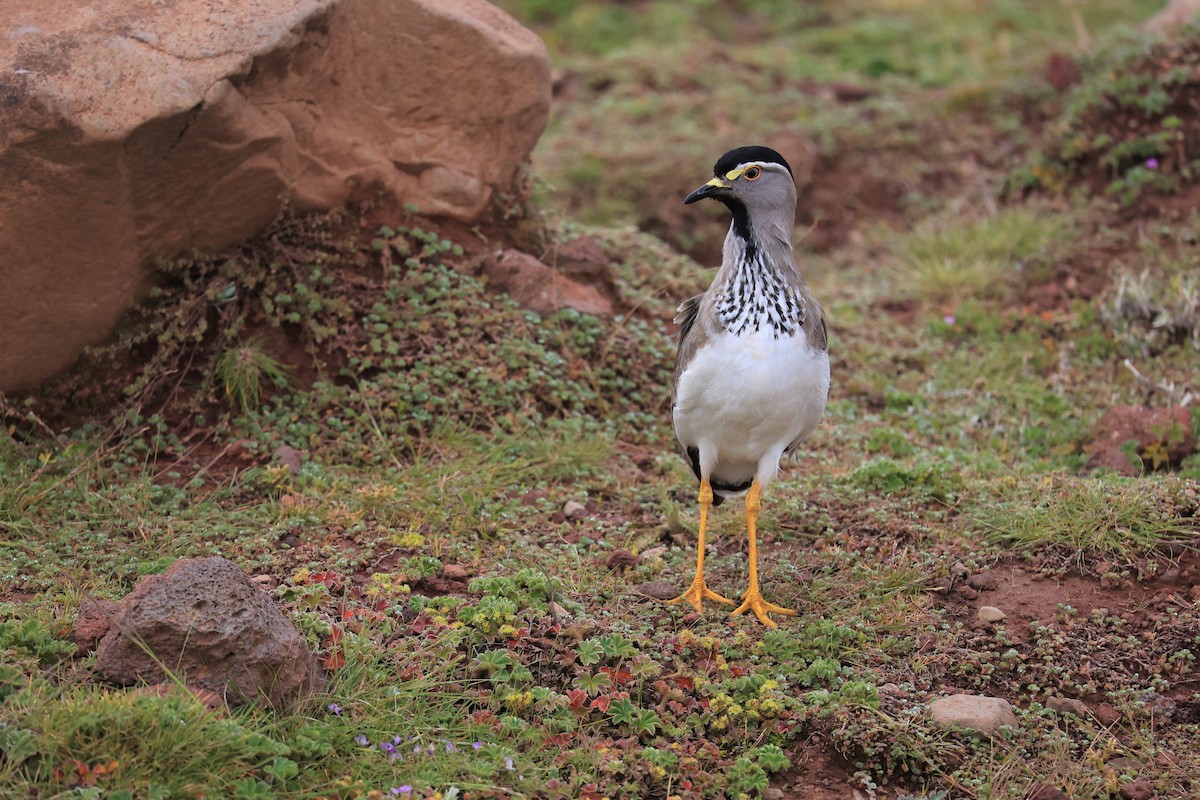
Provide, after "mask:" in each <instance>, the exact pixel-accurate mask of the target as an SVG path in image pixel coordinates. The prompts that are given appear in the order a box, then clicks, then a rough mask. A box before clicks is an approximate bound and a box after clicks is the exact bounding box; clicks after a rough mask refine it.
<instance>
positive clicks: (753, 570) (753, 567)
mask: <svg viewBox="0 0 1200 800" xmlns="http://www.w3.org/2000/svg"><path fill="white" fill-rule="evenodd" d="M761 501H762V487H761V486H759V485H758V481H755V482H754V483H753V484H752V485H751V486H750V491H748V492H746V532H747V534H748V535H749V536H750V588H748V589H747V590H746V593H745V594H744V595H742V604H741V605H740V606H738V607H737V608H735V609H734V610H733V613H734V614H742V613H745V612H746V611H753V612H754V616H756V617H758V621H759V622H761V623H762V624H763V625H766V626H767V627H768V628H775V627H778V626H777V625H776V623H775V621H774V620H773V619H771V618H770V617H769V616H768V614H769V613H770V612H772V611H773V612H775V613H776V614H790V615H793V616H794V615H795V614H796V612H795V611H792V610H791V609H790V608H784V607H783V606H777V605H775V604H774V603H768V602H767V601H766V600H764V599H763V596H762V592H761V591H760V590H759V588H758V542H757V539H758V530H757V527H756V525H757V520H758V510H759V509H760V508H761V507H762V502H761Z"/></svg>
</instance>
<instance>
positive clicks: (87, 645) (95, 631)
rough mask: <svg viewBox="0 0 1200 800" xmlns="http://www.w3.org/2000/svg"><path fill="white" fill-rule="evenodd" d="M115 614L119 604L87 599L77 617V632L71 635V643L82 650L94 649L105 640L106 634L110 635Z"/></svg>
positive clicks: (92, 598) (81, 605)
mask: <svg viewBox="0 0 1200 800" xmlns="http://www.w3.org/2000/svg"><path fill="white" fill-rule="evenodd" d="M115 613H117V604H116V603H114V602H113V601H112V600H99V599H96V598H94V597H85V598H84V599H83V602H82V603H80V604H79V611H78V613H77V614H76V616H75V630H74V631H73V632H72V633H71V641H73V642H74V643H75V645H76V646H77V647H78V648H79V649H80V650H84V651H87V650H92V649H94V648H95V647H96V645H97V644H99V643H100V640H101V639H103V638H104V634H106V633H108V628H109V626H110V625H112V618H113V614H115Z"/></svg>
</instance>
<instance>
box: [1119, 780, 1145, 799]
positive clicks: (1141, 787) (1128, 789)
mask: <svg viewBox="0 0 1200 800" xmlns="http://www.w3.org/2000/svg"><path fill="white" fill-rule="evenodd" d="M1117 792H1118V793H1119V794H1120V795H1121V797H1123V798H1125V800H1150V798H1151V797H1153V796H1154V786H1152V785H1151V783H1150V781H1148V780H1146V779H1145V778H1141V779H1139V780H1136V781H1131V782H1129V783H1123V784H1121V788H1120V789H1118V790H1117Z"/></svg>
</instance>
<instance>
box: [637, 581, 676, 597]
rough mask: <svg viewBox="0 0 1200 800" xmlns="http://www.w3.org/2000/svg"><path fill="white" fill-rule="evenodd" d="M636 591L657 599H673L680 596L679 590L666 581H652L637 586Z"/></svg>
mask: <svg viewBox="0 0 1200 800" xmlns="http://www.w3.org/2000/svg"><path fill="white" fill-rule="evenodd" d="M634 591H635V592H637V593H638V594H642V595H645V596H646V597H653V598H654V599H655V600H673V599H674V598H676V597H678V596H679V590H678V589H676V588H675V587H674V586H672V585H671V584H669V583H667V582H666V581H652V582H650V583H643V584H642V585H641V586H638V587H635V588H634Z"/></svg>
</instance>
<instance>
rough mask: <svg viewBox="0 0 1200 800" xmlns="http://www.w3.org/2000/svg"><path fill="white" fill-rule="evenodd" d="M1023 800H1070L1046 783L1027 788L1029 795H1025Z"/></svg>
mask: <svg viewBox="0 0 1200 800" xmlns="http://www.w3.org/2000/svg"><path fill="white" fill-rule="evenodd" d="M1025 800H1071V798H1070V797H1069V796H1068V795H1067V794H1065V793H1063V792H1062V791H1061V790H1060V789H1058V788H1057V787H1055V786H1051V785H1050V784H1048V783H1037V784H1034V785H1033V786H1031V787H1030V788H1029V794H1027V795H1025Z"/></svg>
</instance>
